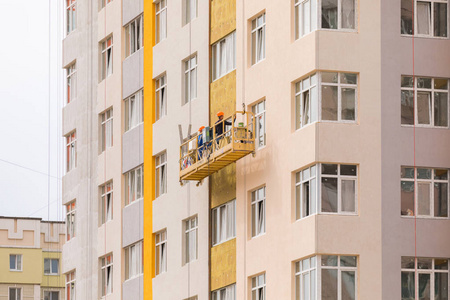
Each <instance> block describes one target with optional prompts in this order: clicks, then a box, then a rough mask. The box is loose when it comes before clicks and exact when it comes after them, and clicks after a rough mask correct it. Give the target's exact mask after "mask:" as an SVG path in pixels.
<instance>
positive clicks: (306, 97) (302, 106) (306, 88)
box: [295, 74, 319, 129]
mask: <svg viewBox="0 0 450 300" xmlns="http://www.w3.org/2000/svg"><path fill="white" fill-rule="evenodd" d="M318 94H319V93H318V89H317V75H316V74H314V75H312V76H309V77H307V78H305V79H303V80H300V81H299V82H297V83H296V84H295V129H299V128H301V127H303V126H305V125H307V124H310V123H314V122H316V121H317V111H318V105H317V101H318V97H319V95H318Z"/></svg>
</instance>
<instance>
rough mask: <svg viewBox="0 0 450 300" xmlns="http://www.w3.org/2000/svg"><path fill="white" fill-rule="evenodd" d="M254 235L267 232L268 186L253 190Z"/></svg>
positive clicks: (252, 220)
mask: <svg viewBox="0 0 450 300" xmlns="http://www.w3.org/2000/svg"><path fill="white" fill-rule="evenodd" d="M251 211H252V219H251V222H252V237H255V236H258V235H260V234H263V233H265V232H266V187H262V188H260V189H257V190H256V191H253V192H252V203H251Z"/></svg>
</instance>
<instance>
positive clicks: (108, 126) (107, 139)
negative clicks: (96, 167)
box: [100, 108, 113, 152]
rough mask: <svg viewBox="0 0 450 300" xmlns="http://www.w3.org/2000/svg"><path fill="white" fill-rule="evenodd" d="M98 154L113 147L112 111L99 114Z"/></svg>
mask: <svg viewBox="0 0 450 300" xmlns="http://www.w3.org/2000/svg"><path fill="white" fill-rule="evenodd" d="M100 122H101V123H100V138H101V141H100V152H103V151H105V150H106V148H110V147H112V145H113V109H112V108H110V109H108V110H106V111H105V112H104V113H102V114H100Z"/></svg>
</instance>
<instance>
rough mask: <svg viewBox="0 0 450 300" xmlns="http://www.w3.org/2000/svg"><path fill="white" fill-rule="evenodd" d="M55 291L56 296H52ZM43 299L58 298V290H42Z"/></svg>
mask: <svg viewBox="0 0 450 300" xmlns="http://www.w3.org/2000/svg"><path fill="white" fill-rule="evenodd" d="M55 293H56V298H55V297H54V295H55ZM43 296H44V300H59V299H60V298H59V291H52V290H46V291H44V295H43Z"/></svg>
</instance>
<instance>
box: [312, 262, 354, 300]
mask: <svg viewBox="0 0 450 300" xmlns="http://www.w3.org/2000/svg"><path fill="white" fill-rule="evenodd" d="M323 256H324V255H318V256H317V265H318V266H319V268H318V270H319V272H318V276H319V278H318V280H317V295H318V297H317V299H322V271H323V270H324V269H331V270H337V273H338V278H337V292H338V295H337V300H341V299H342V293H341V292H342V290H341V286H342V272H346V271H349V272H355V300H357V299H358V265H359V262H358V260H359V259H358V256H356V255H327V256H336V257H337V266H324V265H322V257H323ZM341 257H355V262H356V267H348V266H341Z"/></svg>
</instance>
